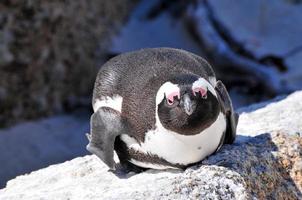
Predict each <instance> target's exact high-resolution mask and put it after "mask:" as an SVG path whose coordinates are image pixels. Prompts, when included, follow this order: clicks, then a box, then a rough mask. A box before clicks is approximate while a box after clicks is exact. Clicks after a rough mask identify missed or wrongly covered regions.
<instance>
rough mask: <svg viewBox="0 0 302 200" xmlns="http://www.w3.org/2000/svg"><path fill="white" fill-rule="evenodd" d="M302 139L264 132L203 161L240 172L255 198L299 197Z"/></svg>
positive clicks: (206, 163) (248, 189) (204, 163)
mask: <svg viewBox="0 0 302 200" xmlns="http://www.w3.org/2000/svg"><path fill="white" fill-rule="evenodd" d="M301 155H302V138H301V137H299V136H289V135H286V134H283V133H276V134H269V133H265V134H261V135H259V136H256V137H253V138H249V140H248V142H246V143H237V144H234V145H225V146H224V147H223V148H222V149H221V150H220V151H219V152H218V153H217V154H216V155H214V156H211V157H209V158H208V159H207V160H204V161H203V162H202V165H201V166H199V167H201V168H202V167H203V166H204V165H217V166H222V167H225V168H228V169H229V170H231V171H236V172H237V173H239V174H240V176H241V177H242V178H243V179H244V182H245V184H246V186H245V187H246V189H247V191H248V193H249V194H250V195H251V197H256V198H259V199H299V198H301V197H302V194H301V189H302V179H301V177H302V176H301V175H302V170H301V163H302V157H301Z"/></svg>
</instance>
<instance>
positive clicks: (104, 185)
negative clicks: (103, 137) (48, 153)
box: [0, 91, 302, 200]
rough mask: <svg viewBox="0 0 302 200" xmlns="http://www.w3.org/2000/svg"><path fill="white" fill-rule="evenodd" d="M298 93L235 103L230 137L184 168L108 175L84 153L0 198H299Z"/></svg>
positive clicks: (12, 184)
mask: <svg viewBox="0 0 302 200" xmlns="http://www.w3.org/2000/svg"><path fill="white" fill-rule="evenodd" d="M301 98H302V91H300V92H296V93H294V94H292V95H290V96H288V97H286V98H284V99H283V100H281V101H278V102H274V103H270V104H259V105H256V106H252V107H249V108H246V109H244V110H241V112H242V114H241V116H240V120H239V126H238V137H237V139H236V141H235V143H234V144H233V145H224V146H223V147H222V149H221V150H220V151H219V152H217V153H216V154H215V155H212V156H210V157H209V158H208V159H206V160H204V161H203V162H202V163H201V164H197V165H194V166H192V167H189V168H187V169H186V170H185V171H178V170H165V171H156V170H147V171H146V172H143V173H140V174H131V173H130V174H122V173H117V174H116V175H114V174H113V173H111V172H108V168H106V166H105V165H104V164H103V163H102V162H101V161H100V160H99V159H98V158H97V157H95V156H94V155H92V156H85V157H79V158H76V159H74V160H71V161H67V162H65V163H62V164H59V165H53V166H50V167H48V168H45V169H41V170H38V171H36V172H32V173H31V174H28V175H24V176H19V177H17V178H16V179H14V180H11V181H9V182H8V184H7V186H6V188H4V189H2V190H0V199H4V200H7V199H20V198H22V199H41V198H46V199H100V198H102V199H301V198H302V195H301V192H302V183H301V172H302V164H301V158H302V145H301V144H302V138H301V135H300V134H301V133H300V132H301V126H302V121H301V117H300V115H299V113H301V112H300V111H301V109H302V103H301ZM255 108H257V110H255V111H253V110H254V109H255ZM265 123H269V124H265Z"/></svg>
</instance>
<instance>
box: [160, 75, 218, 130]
mask: <svg viewBox="0 0 302 200" xmlns="http://www.w3.org/2000/svg"><path fill="white" fill-rule="evenodd" d="M156 104H157V117H158V119H157V120H159V121H160V124H161V125H162V126H163V127H164V128H165V129H168V130H171V131H174V132H177V133H178V134H182V135H195V134H199V133H200V132H202V131H203V130H204V129H206V128H207V127H209V126H210V125H211V124H212V123H213V122H214V121H215V120H216V119H217V117H218V115H219V112H220V105H219V101H218V99H217V94H216V92H215V89H214V86H212V85H211V84H210V83H209V81H207V79H205V78H203V77H199V76H196V75H191V74H182V75H178V76H176V77H174V78H172V79H171V80H169V81H167V82H165V83H164V84H163V85H162V86H161V87H160V89H159V90H158V92H157V96H156Z"/></svg>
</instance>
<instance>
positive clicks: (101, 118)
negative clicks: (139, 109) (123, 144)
mask: <svg viewBox="0 0 302 200" xmlns="http://www.w3.org/2000/svg"><path fill="white" fill-rule="evenodd" d="M90 127H91V128H90V134H86V136H87V138H88V140H89V144H88V145H87V147H86V149H87V150H88V151H89V152H91V153H93V154H95V155H96V156H98V157H99V158H100V159H101V160H102V161H103V162H104V163H105V164H106V165H107V166H108V167H109V168H110V169H112V170H114V169H115V166H116V163H115V162H114V159H113V156H114V142H115V138H116V137H117V136H118V135H120V134H121V133H123V132H124V131H123V122H122V118H121V116H120V113H119V112H118V111H116V110H114V109H112V108H109V107H101V108H99V109H98V110H97V112H95V113H94V114H92V116H91V118H90Z"/></svg>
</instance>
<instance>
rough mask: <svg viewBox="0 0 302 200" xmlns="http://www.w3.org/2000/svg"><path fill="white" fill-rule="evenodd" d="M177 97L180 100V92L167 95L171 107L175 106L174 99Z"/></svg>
mask: <svg viewBox="0 0 302 200" xmlns="http://www.w3.org/2000/svg"><path fill="white" fill-rule="evenodd" d="M175 97H177V98H178V99H180V94H179V92H172V93H170V94H169V95H166V99H167V104H168V105H169V106H172V105H173V104H174V98H175Z"/></svg>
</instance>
